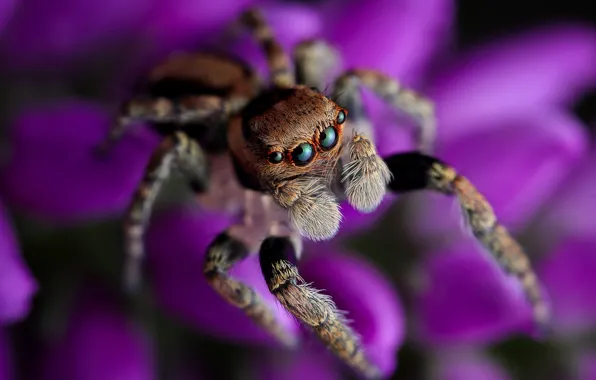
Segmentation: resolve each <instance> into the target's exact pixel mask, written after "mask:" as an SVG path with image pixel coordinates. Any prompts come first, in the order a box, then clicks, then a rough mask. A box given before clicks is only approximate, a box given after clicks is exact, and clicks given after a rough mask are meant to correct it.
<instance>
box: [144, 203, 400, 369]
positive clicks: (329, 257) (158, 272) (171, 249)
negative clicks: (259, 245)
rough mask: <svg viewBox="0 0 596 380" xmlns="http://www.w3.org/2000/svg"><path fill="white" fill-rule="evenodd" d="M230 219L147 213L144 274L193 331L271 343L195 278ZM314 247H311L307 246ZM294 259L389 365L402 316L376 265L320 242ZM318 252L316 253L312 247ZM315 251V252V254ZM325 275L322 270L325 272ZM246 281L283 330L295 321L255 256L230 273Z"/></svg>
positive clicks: (374, 354)
mask: <svg viewBox="0 0 596 380" xmlns="http://www.w3.org/2000/svg"><path fill="white" fill-rule="evenodd" d="M230 222H231V219H230V218H228V217H225V216H222V215H220V214H216V213H205V212H199V210H188V209H187V210H184V211H182V210H172V211H169V212H166V213H163V214H161V215H158V216H156V217H155V219H154V222H153V223H152V226H151V228H150V231H149V237H148V249H149V253H150V256H149V268H150V274H149V278H151V281H152V283H153V286H154V288H155V292H156V297H157V301H158V303H159V304H160V306H161V307H162V308H164V309H165V310H167V311H168V312H169V313H172V314H173V315H175V316H177V317H178V318H179V319H180V320H182V321H184V322H185V323H187V324H191V325H192V326H193V327H195V329H197V330H198V331H200V332H202V333H204V334H209V335H211V336H215V337H218V338H223V339H228V340H233V341H236V342H244V343H257V344H263V345H272V344H276V342H273V341H272V339H271V338H270V337H269V336H268V335H267V334H266V333H265V332H264V331H262V330H261V329H260V328H259V327H257V326H256V325H254V324H253V323H252V321H251V320H250V319H249V318H248V317H247V316H246V315H245V314H244V313H243V311H242V310H239V309H237V308H234V307H233V306H231V305H229V304H228V303H227V302H226V301H224V300H223V299H222V298H221V297H220V296H219V295H218V294H217V293H215V291H214V290H213V289H212V288H211V287H210V286H209V285H208V284H207V282H206V281H205V280H203V278H202V276H203V274H202V273H203V263H204V255H205V252H206V248H207V245H208V244H209V243H210V242H211V241H212V240H213V238H214V237H215V236H216V235H217V233H219V232H220V231H222V230H223V229H224V228H225V227H227V226H228V225H229V224H230ZM315 249H316V250H317V252H314V250H315ZM309 250H310V252H307V254H308V253H311V254H312V255H309V256H307V257H306V258H305V259H304V260H303V261H302V262H301V263H300V265H299V269H300V273H301V275H302V276H303V277H304V279H305V280H306V281H307V282H312V283H313V286H315V287H317V288H319V289H325V293H326V294H329V295H331V296H332V297H333V299H334V301H335V302H336V304H337V306H338V307H339V308H340V309H341V310H346V311H348V312H349V318H350V319H351V320H353V325H352V326H353V327H354V329H355V330H356V331H357V332H358V333H359V334H360V335H361V337H362V343H363V344H364V347H365V350H366V352H367V354H368V355H369V356H370V358H371V360H373V361H374V363H375V364H377V365H378V366H379V367H380V368H381V369H382V370H383V371H384V372H385V373H391V372H392V371H393V370H394V369H395V365H396V363H395V352H396V350H397V349H398V348H399V346H400V345H401V344H402V342H403V339H404V317H403V312H402V309H401V306H400V303H399V300H398V298H397V295H396V294H395V292H394V291H393V290H392V287H391V285H390V284H389V283H388V282H387V280H385V279H384V277H383V275H382V274H381V273H379V271H378V270H376V269H374V268H372V267H371V266H370V264H368V263H366V262H365V261H364V260H362V259H358V258H357V257H350V256H346V255H342V254H339V253H334V252H337V249H332V248H330V247H325V245H313V246H311V247H309ZM318 250H320V251H318ZM319 252H320V253H323V254H320V255H317V254H316V253H319ZM330 270H331V271H332V273H333V276H329V273H330V272H329V271H330ZM231 275H232V276H234V277H235V278H237V279H239V280H241V281H244V282H246V283H247V284H249V285H251V286H253V287H254V288H255V290H257V291H258V292H259V293H260V294H261V295H262V297H263V299H264V301H265V302H266V303H267V304H268V305H269V307H271V308H272V309H273V310H275V311H276V316H277V318H278V319H279V320H280V322H281V323H282V324H283V325H284V326H285V327H286V328H287V329H288V331H289V332H293V333H294V334H299V332H300V331H299V329H298V325H297V324H296V322H295V320H294V319H293V318H292V317H291V316H290V314H289V313H287V312H286V311H284V310H283V308H281V306H279V304H278V303H277V301H276V300H275V298H274V297H273V296H272V295H271V294H270V293H269V291H268V289H267V285H266V284H265V280H264V278H263V276H262V274H261V269H260V267H259V263H258V257H257V256H256V255H253V256H250V257H248V258H247V259H245V260H244V261H242V262H241V263H239V264H238V265H236V266H235V267H234V268H233V270H232V271H231Z"/></svg>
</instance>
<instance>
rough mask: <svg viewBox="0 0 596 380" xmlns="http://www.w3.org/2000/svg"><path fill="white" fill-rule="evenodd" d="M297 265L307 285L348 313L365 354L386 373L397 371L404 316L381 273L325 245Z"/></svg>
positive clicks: (318, 246) (319, 246) (393, 292)
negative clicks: (329, 298) (328, 297)
mask: <svg viewBox="0 0 596 380" xmlns="http://www.w3.org/2000/svg"><path fill="white" fill-rule="evenodd" d="M312 247H313V248H314V247H316V249H317V251H318V252H317V253H318V254H316V255H312V256H309V257H307V258H305V260H304V261H303V262H302V264H301V265H300V273H301V275H302V277H303V278H304V279H305V281H307V282H312V283H313V286H314V287H315V288H317V289H323V290H324V292H325V294H328V295H330V296H331V297H332V298H333V300H334V302H335V303H336V304H337V307H338V308H339V309H340V310H345V311H347V312H348V313H349V314H348V318H349V319H350V320H352V321H353V323H352V326H353V327H354V330H355V331H356V332H357V333H358V334H360V336H361V337H362V343H363V344H364V347H365V350H366V353H367V355H368V356H369V357H370V358H371V360H372V361H373V362H374V363H375V364H376V365H377V366H378V367H379V368H380V369H381V371H382V372H383V373H385V374H391V373H393V371H394V370H395V368H396V365H397V363H396V351H397V349H398V348H399V347H400V346H401V344H402V343H403V340H404V335H405V326H404V323H405V322H404V319H405V317H404V314H403V309H402V306H401V302H400V300H399V298H398V295H397V294H396V292H395V290H394V289H393V285H392V284H391V283H390V282H389V280H388V279H387V278H386V277H385V275H384V274H383V273H381V272H380V271H379V270H377V269H376V268H374V267H373V266H372V265H371V264H369V263H368V262H366V261H364V260H362V259H360V258H357V257H355V256H348V255H342V254H338V253H336V252H337V249H332V248H330V246H329V245H327V244H319V245H313V246H312Z"/></svg>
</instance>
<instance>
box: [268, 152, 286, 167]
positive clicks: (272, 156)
mask: <svg viewBox="0 0 596 380" xmlns="http://www.w3.org/2000/svg"><path fill="white" fill-rule="evenodd" d="M268 159H269V162H271V163H272V164H279V163H280V162H281V161H282V160H283V159H284V155H283V154H282V153H281V152H271V153H269V156H268Z"/></svg>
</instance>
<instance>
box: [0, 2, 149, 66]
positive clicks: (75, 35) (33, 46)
mask: <svg viewBox="0 0 596 380" xmlns="http://www.w3.org/2000/svg"><path fill="white" fill-rule="evenodd" d="M149 7H150V2H148V1H145V0H131V1H120V0H105V1H90V2H89V1H78V0H59V1H52V2H51V3H49V2H47V1H44V0H25V1H21V2H20V4H19V8H18V10H17V12H16V14H15V16H14V18H13V19H12V20H11V23H10V25H9V27H8V28H7V30H6V34H5V36H4V39H3V44H2V50H3V53H4V54H5V55H7V56H8V57H10V62H12V63H13V65H15V66H17V65H19V66H20V65H22V64H26V65H35V66H38V67H40V68H44V67H45V66H47V65H48V62H62V61H64V60H71V59H74V58H80V57H81V56H83V55H84V54H89V53H92V52H94V51H96V49H97V47H98V46H110V45H116V46H117V45H119V44H121V43H122V41H123V40H126V39H127V38H130V37H132V36H134V34H135V33H138V32H140V28H141V26H142V22H143V21H144V20H145V18H146V17H147V12H148V11H149V9H150V8H149Z"/></svg>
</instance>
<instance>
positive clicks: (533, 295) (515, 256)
mask: <svg viewBox="0 0 596 380" xmlns="http://www.w3.org/2000/svg"><path fill="white" fill-rule="evenodd" d="M385 161H386V162H387V165H388V166H389V168H390V169H391V171H392V172H393V174H394V180H393V181H392V182H391V183H390V184H389V188H390V189H391V190H392V191H393V192H396V193H404V192H408V191H415V190H423V189H427V190H432V191H437V192H440V193H443V194H447V195H451V196H455V197H457V199H458V201H459V203H460V206H461V209H462V213H463V214H464V217H465V219H466V221H467V223H468V225H469V227H470V229H471V231H472V233H473V235H474V237H475V238H476V239H477V240H478V241H479V242H480V243H481V244H482V246H483V247H484V248H485V249H486V250H487V251H488V252H489V253H490V254H491V255H492V256H493V257H494V258H495V260H496V261H497V262H498V263H499V264H500V266H501V267H502V268H503V270H505V271H506V272H507V273H510V274H512V275H513V276H515V277H516V278H517V279H518V280H519V282H520V283H521V285H522V288H523V290H524V292H525V294H526V298H527V299H528V301H529V302H530V304H531V305H532V308H533V313H534V320H535V321H536V323H537V324H538V326H539V328H540V329H541V332H548V324H549V321H550V310H549V305H548V302H547V300H546V298H545V295H544V294H543V292H542V289H541V285H540V282H539V280H538V277H537V276H536V274H535V273H534V270H533V269H532V267H531V264H530V260H529V259H528V257H527V255H526V253H525V252H524V250H523V248H522V247H521V246H520V244H519V243H518V242H517V241H516V240H515V239H514V238H513V237H512V236H511V235H510V234H509V232H508V231H507V229H506V228H505V227H504V226H503V225H501V224H500V223H499V221H498V220H497V217H496V215H495V213H494V211H493V209H492V207H491V205H490V204H489V203H488V201H487V200H486V199H485V198H484V196H483V195H482V194H480V192H478V190H477V189H476V188H475V187H474V185H473V184H472V183H471V182H470V181H469V180H468V179H467V178H465V177H463V176H461V175H459V174H458V173H457V171H456V170H455V169H454V168H453V167H451V166H449V165H447V164H445V163H443V162H441V161H440V160H438V159H437V158H434V157H431V156H427V155H424V154H421V153H419V152H409V153H401V154H395V155H393V156H390V157H388V158H386V159H385Z"/></svg>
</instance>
